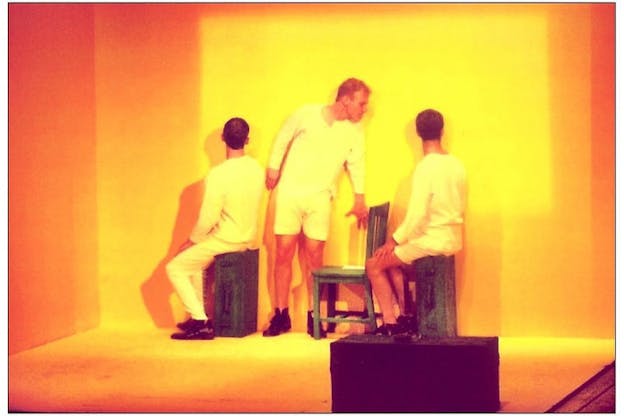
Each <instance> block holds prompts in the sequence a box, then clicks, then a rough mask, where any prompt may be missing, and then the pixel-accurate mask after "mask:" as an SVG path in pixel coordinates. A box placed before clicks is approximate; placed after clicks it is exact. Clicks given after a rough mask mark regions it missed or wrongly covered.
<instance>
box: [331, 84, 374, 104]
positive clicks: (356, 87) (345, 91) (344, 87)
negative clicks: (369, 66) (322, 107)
mask: <svg viewBox="0 0 624 416" xmlns="http://www.w3.org/2000/svg"><path fill="white" fill-rule="evenodd" d="M360 90H362V91H365V92H366V93H367V94H370V92H371V90H370V88H368V85H366V84H365V83H364V81H360V80H359V79H356V78H349V79H347V80H345V81H343V82H342V84H340V86H339V87H338V93H337V94H336V101H338V99H339V98H340V97H342V96H345V95H349V96H352V95H353V94H355V92H356V91H360Z"/></svg>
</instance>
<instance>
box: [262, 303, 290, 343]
mask: <svg viewBox="0 0 624 416" xmlns="http://www.w3.org/2000/svg"><path fill="white" fill-rule="evenodd" d="M288 331H290V316H289V315H288V308H286V309H284V310H282V312H281V313H280V311H279V309H278V308H275V315H274V316H273V318H272V319H271V323H270V324H269V328H268V329H266V330H265V331H264V332H262V336H263V337H274V336H277V335H279V334H283V333H284V332H288Z"/></svg>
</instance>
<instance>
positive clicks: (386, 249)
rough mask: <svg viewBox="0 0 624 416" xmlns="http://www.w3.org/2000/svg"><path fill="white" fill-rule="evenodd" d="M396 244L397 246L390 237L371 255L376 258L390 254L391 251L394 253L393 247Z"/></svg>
mask: <svg viewBox="0 0 624 416" xmlns="http://www.w3.org/2000/svg"><path fill="white" fill-rule="evenodd" d="M396 246H397V243H396V242H395V241H394V240H393V239H390V240H388V241H387V242H386V243H385V244H384V245H383V246H381V247H379V248H378V249H377V250H375V253H373V256H374V257H378V258H383V257H387V256H389V255H391V254H392V253H394V248H395V247H396Z"/></svg>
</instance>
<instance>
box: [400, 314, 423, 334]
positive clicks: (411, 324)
mask: <svg viewBox="0 0 624 416" xmlns="http://www.w3.org/2000/svg"><path fill="white" fill-rule="evenodd" d="M397 324H398V325H400V326H401V327H402V328H403V329H404V330H405V331H406V332H409V333H410V334H417V333H418V322H417V321H416V317H415V316H412V315H401V316H399V317H398V318H397Z"/></svg>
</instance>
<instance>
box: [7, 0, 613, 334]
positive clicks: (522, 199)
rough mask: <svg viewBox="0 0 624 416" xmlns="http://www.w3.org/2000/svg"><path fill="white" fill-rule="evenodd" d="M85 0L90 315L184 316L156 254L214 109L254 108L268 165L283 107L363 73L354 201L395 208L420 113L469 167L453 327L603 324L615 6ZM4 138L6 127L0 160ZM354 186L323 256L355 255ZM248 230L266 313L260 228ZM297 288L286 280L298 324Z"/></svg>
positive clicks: (169, 243) (196, 187) (262, 317)
mask: <svg viewBox="0 0 624 416" xmlns="http://www.w3.org/2000/svg"><path fill="white" fill-rule="evenodd" d="M33 7H36V6H33ZM53 7H59V6H53ZM92 7H93V10H94V21H95V26H94V36H95V42H94V45H92V46H93V58H94V64H93V67H94V72H95V77H94V82H93V85H94V86H95V92H96V95H95V105H94V106H93V105H91V106H90V107H88V106H87V107H85V106H81V108H82V107H85V108H92V109H93V108H94V109H95V110H96V111H95V114H96V122H95V132H96V137H97V146H95V144H93V146H92V148H91V149H90V150H91V151H92V152H93V151H94V152H95V160H94V161H92V163H93V164H94V166H91V169H97V176H96V178H95V184H96V189H97V191H96V193H95V196H93V194H92V195H91V196H92V198H95V199H96V201H97V245H98V251H97V275H98V278H99V286H98V294H99V299H100V305H101V308H100V314H101V321H102V322H101V323H102V325H105V326H116V327H119V326H135V327H136V326H149V325H157V326H169V325H173V322H174V321H175V319H179V318H181V316H182V309H181V306H180V304H179V301H178V300H177V298H176V296H175V295H174V294H173V293H172V291H171V287H170V285H169V283H168V282H167V280H166V277H165V274H164V264H165V263H166V261H167V260H168V259H170V258H171V256H172V255H173V252H174V250H175V248H176V247H177V246H178V245H179V244H180V243H181V242H182V241H183V240H184V239H185V238H186V236H187V234H188V231H189V230H190V228H191V227H192V225H193V222H194V220H195V215H196V213H197V210H198V206H199V200H200V197H201V192H202V189H201V182H200V180H201V178H202V177H203V175H204V174H205V172H206V170H207V169H208V168H209V167H210V166H213V165H214V164H216V163H218V162H219V161H220V160H222V159H223V151H222V148H221V144H220V143H219V141H218V134H219V130H220V128H221V126H222V125H223V123H224V121H225V120H227V118H229V117H232V116H235V115H238V116H242V117H245V118H247V119H248V120H249V122H250V124H251V128H252V130H251V144H250V147H249V149H248V150H249V152H250V153H251V154H252V155H254V156H255V157H257V158H258V159H259V160H260V161H261V162H262V163H266V160H267V158H268V152H269V149H270V146H271V143H272V140H273V137H274V136H275V133H276V132H277V129H278V128H279V126H280V124H281V123H282V121H283V120H284V118H285V117H286V116H287V115H288V114H289V113H290V112H291V111H293V110H294V109H295V108H296V107H297V106H299V105H302V104H305V103H309V102H327V101H328V100H331V99H332V96H333V94H334V92H335V88H336V86H337V84H338V83H339V82H340V81H342V80H343V79H344V78H346V77H348V76H358V77H361V78H363V79H365V80H366V81H367V82H368V83H369V84H370V85H371V87H372V89H373V95H372V96H371V103H370V107H371V111H370V114H369V115H368V116H367V118H366V119H365V125H366V131H367V145H368V159H367V175H368V183H367V189H366V191H367V198H368V201H369V203H377V202H381V201H383V200H391V201H392V203H393V209H392V213H391V215H392V224H395V223H396V221H397V218H399V217H400V216H401V215H402V212H404V210H405V201H406V199H407V195H406V192H407V191H406V184H407V182H406V180H407V178H408V176H409V173H410V170H411V169H412V167H413V164H414V162H415V161H417V160H418V159H419V158H420V157H421V154H422V153H421V150H420V149H419V148H418V147H416V148H415V149H414V150H412V149H413V148H412V147H411V144H413V143H417V140H416V137H415V134H414V132H413V127H412V126H413V124H412V123H413V121H412V120H413V117H414V116H415V114H416V113H417V112H418V111H419V110H420V109H422V108H425V107H429V106H432V107H436V108H438V109H440V110H441V111H442V112H443V113H444V115H445V116H446V119H447V128H446V136H445V141H446V143H447V145H448V147H449V149H450V150H451V152H453V153H455V154H457V155H458V156H459V157H460V158H462V160H464V162H465V164H466V167H467V170H468V173H469V200H468V212H467V215H466V217H467V224H466V248H465V250H464V251H463V252H462V253H461V254H460V255H459V258H458V260H459V261H458V304H459V326H460V333H462V334H466V335H482V334H483V335H488V334H497V335H504V336H588V337H589V336H596V337H613V336H614V315H615V307H614V299H615V292H614V282H615V279H614V276H615V272H614V238H613V237H614V209H613V207H614V192H613V189H614V165H615V164H614V141H615V139H614V137H615V135H614V127H613V126H614V114H615V113H614V102H613V92H614V58H613V57H614V6H613V5H609V4H606V5H605V4H603V5H599V4H596V5H589V4H561V5H559V4H553V5H544V4H541V5H540V4H526V5H523V4H515V5H502V4H498V5H496V4H487V5H471V4H437V5H431V4H401V5H381V4H378V5H372V4H370V5H357V4H351V5H336V4H325V5H308V4H264V5H261V4H260V5H259V4H255V5H254V4H246V5H240V4H238V5H200V4H194V5H167V4H152V5H144V4H131V5H129V4H125V5H115V4H110V5H106V4H99V5H94V6H92ZM321 14H322V16H323V18H322V19H319V15H321ZM83 48H84V45H83ZM79 50H82V49H79ZM70 84H71V83H70ZM11 136H13V132H12V131H11ZM51 144H52V143H49V144H47V146H51ZM65 144H66V145H67V143H65ZM56 145H58V144H56ZM17 151H18V150H17V149H16V150H14V149H13V139H12V140H11V153H10V155H11V158H12V159H11V160H13V157H14V156H13V155H14V154H15V153H16V152H17ZM43 156H47V154H43V155H42V156H41V157H40V158H39V159H41V158H42V157H43ZM83 162H84V163H85V164H87V165H88V163H89V162H88V158H87V160H86V161H83ZM13 176H14V175H13V173H12V172H11V177H13ZM91 178H92V177H91ZM350 193H351V190H350V186H349V184H348V180H347V178H346V177H343V178H341V180H340V183H339V194H338V197H337V199H336V204H335V209H334V214H333V217H332V230H333V232H332V237H331V239H330V241H328V250H327V254H326V261H327V262H354V261H357V260H358V254H359V253H361V251H362V250H361V248H362V247H361V243H359V242H360V241H361V235H358V233H357V232H356V231H355V228H354V226H353V223H352V220H348V219H345V218H344V213H345V212H346V211H347V210H348V208H349V206H350V204H351V196H350ZM11 199H13V193H11ZM269 202H270V201H269V195H268V194H267V195H266V197H265V204H263V214H266V216H267V220H268V222H267V224H270V216H271V209H265V208H264V207H266V206H267V205H269ZM94 211H95V210H94ZM11 224H13V220H11ZM267 229H268V227H267ZM265 231H266V230H265ZM263 237H265V238H263ZM258 243H259V245H260V246H261V248H262V250H261V256H262V258H261V270H260V279H261V281H260V299H259V301H260V306H259V308H260V313H259V323H260V324H261V325H264V324H266V322H267V319H268V317H269V315H270V311H271V297H270V295H269V293H270V289H271V286H272V285H271V283H270V281H268V280H267V274H268V272H269V271H270V268H271V265H270V263H271V253H272V240H271V238H270V233H265V234H264V235H263V236H260V237H259V240H258ZM13 247H14V245H13V243H11V248H12V249H13ZM13 251H15V249H13ZM12 258H13V257H11V259H12ZM74 260H77V259H74ZM77 263H80V262H77ZM80 267H84V265H82V266H80ZM11 280H13V277H12V278H11ZM299 282H300V276H298V274H296V276H295V285H297V284H298V283H299ZM10 289H11V291H10V294H11V297H12V298H17V299H21V298H22V297H23V295H21V296H16V295H15V294H14V290H13V289H12V288H10ZM344 295H346V297H347V298H350V297H353V296H352V294H350V293H344ZM304 299H305V291H304V290H302V289H301V288H300V287H297V288H295V290H294V297H293V305H291V307H292V308H293V310H295V311H296V313H295V317H294V318H295V327H296V328H298V329H301V328H302V327H303V325H304V322H303V314H302V312H303V310H304V309H305V305H304V303H305V302H304Z"/></svg>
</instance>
